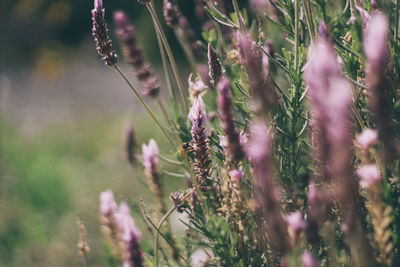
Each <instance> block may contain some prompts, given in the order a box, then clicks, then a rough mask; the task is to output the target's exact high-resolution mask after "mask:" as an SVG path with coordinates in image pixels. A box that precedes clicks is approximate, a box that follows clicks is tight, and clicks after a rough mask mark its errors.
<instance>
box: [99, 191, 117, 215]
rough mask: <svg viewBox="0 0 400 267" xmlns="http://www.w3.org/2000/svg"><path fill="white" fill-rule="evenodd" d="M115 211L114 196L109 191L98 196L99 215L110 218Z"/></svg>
mask: <svg viewBox="0 0 400 267" xmlns="http://www.w3.org/2000/svg"><path fill="white" fill-rule="evenodd" d="M116 209H117V203H115V200H114V194H113V192H112V191H111V190H107V191H104V192H102V193H101V194H100V213H101V214H102V215H103V216H105V217H108V216H112V215H113V214H114V212H115V211H116Z"/></svg>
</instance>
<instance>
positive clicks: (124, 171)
mask: <svg viewBox="0 0 400 267" xmlns="http://www.w3.org/2000/svg"><path fill="white" fill-rule="evenodd" d="M155 2H156V6H157V10H158V11H159V12H160V11H161V4H162V1H155ZM104 5H105V8H106V14H107V16H106V19H107V21H108V22H110V16H111V14H112V12H113V11H115V10H117V9H123V10H124V11H126V12H127V13H128V15H129V17H130V18H131V20H132V21H133V22H134V24H135V25H136V28H137V33H138V39H139V40H140V41H141V42H142V46H143V47H144V48H145V49H144V53H145V56H146V57H147V59H148V60H149V61H150V62H151V63H152V64H153V66H154V67H155V69H156V73H158V74H159V75H158V76H159V77H160V80H161V81H162V79H163V77H164V76H163V75H162V73H161V71H160V69H159V68H160V65H161V62H160V57H159V54H158V48H157V44H156V39H155V35H154V29H153V26H152V24H151V20H150V17H149V15H148V13H147V11H146V9H145V8H144V7H143V6H141V5H139V4H138V3H137V1H135V0H131V1H124V0H112V1H111V0H109V1H107V0H104ZM180 6H181V7H182V8H183V11H184V13H185V14H186V15H187V17H188V18H189V20H190V21H191V22H192V24H193V25H195V26H196V27H198V24H196V23H194V15H193V11H194V10H193V9H194V7H193V3H192V1H180ZM92 8H93V1H92V0H69V1H66V0H2V1H1V2H0V15H1V16H0V27H1V38H0V51H1V52H0V112H1V115H0V129H1V130H0V138H1V139H0V266H83V263H84V262H83V258H82V257H81V256H80V255H79V254H78V249H77V243H78V238H79V230H78V226H77V224H76V221H77V216H76V212H77V211H79V212H80V214H81V216H82V218H83V221H84V223H85V225H86V228H87V231H88V236H87V241H88V243H89V246H90V248H91V250H92V252H91V253H90V255H89V262H90V265H91V266H105V265H106V263H105V260H104V253H103V249H102V247H103V241H102V240H103V235H102V234H101V231H100V223H99V220H98V217H99V216H98V206H99V194H100V192H102V191H104V190H106V189H108V188H110V189H112V190H113V191H114V193H115V195H116V198H117V200H118V202H119V201H121V200H127V201H128V202H129V203H131V206H132V208H133V213H134V216H135V220H136V222H137V224H138V225H139V226H141V228H142V230H143V234H144V235H147V234H148V233H147V232H146V230H145V227H143V223H142V221H141V219H140V217H139V216H138V214H137V211H135V206H137V204H138V200H139V198H140V197H142V198H144V200H145V201H146V203H148V207H149V208H151V206H152V205H151V202H152V196H151V194H150V192H149V190H148V189H147V188H146V187H145V186H143V185H142V184H141V183H139V182H138V176H143V171H142V169H141V168H138V169H137V170H134V169H133V168H131V167H130V166H129V165H128V164H127V163H126V162H125V160H124V158H123V148H122V147H123V129H124V125H125V124H126V123H127V122H131V123H133V125H134V128H135V129H136V130H137V131H136V133H137V140H138V143H139V144H141V143H143V142H146V143H147V142H148V140H149V139H150V138H155V139H156V141H157V142H158V143H159V144H160V146H161V151H162V154H167V153H168V149H167V148H166V147H163V145H164V144H165V143H166V142H165V140H164V139H163V138H162V136H161V135H160V133H159V131H158V129H157V128H155V127H154V125H153V124H152V123H151V120H150V119H149V116H148V115H147V114H146V113H144V112H143V111H142V109H141V107H140V106H139V104H138V102H137V100H136V99H135V97H134V96H133V94H132V93H131V92H130V90H129V88H128V87H127V86H126V84H124V83H123V82H122V81H121V79H120V78H119V77H118V76H117V75H116V73H115V72H114V71H113V70H112V69H108V68H107V67H106V66H104V65H103V64H102V63H101V62H100V59H99V57H98V55H97V53H96V50H95V46H94V42H93V40H92V39H91V14H90V10H91V9H92ZM109 24H110V28H111V32H112V25H111V23H109ZM196 30H197V32H198V30H199V29H197V28H196ZM168 35H169V39H170V40H171V43H172V46H173V49H174V51H175V54H177V55H181V54H182V53H180V48H179V47H178V46H177V42H176V41H175V39H174V38H173V35H172V34H171V31H170V30H169V31H168ZM111 37H112V38H113V39H114V46H115V47H116V49H117V50H118V51H120V49H119V47H118V42H117V40H116V39H115V38H114V36H113V34H112V33H111ZM120 58H121V63H122V68H123V69H124V70H125V72H126V73H128V74H129V75H130V78H131V79H132V80H133V82H136V80H135V78H134V75H133V72H132V71H131V69H130V67H129V66H126V65H125V64H124V63H123V59H122V56H121V57H120ZM178 62H179V64H180V65H181V69H183V66H182V65H184V64H186V62H185V61H184V60H183V59H179V58H178ZM186 69H187V68H186ZM185 77H187V73H185ZM162 82H163V81H162ZM162 90H163V94H165V93H166V91H167V90H166V88H165V87H164V86H163V87H162ZM149 103H150V104H152V103H151V101H149ZM152 106H153V108H154V110H155V111H156V112H157V113H158V114H161V113H160V111H159V110H158V109H157V107H156V106H154V105H152ZM165 167H166V168H168V166H165ZM181 183H182V181H181V180H179V179H177V178H172V177H165V184H166V185H167V194H166V197H168V196H169V192H170V191H172V190H173V189H174V188H177V187H179V186H180V185H181ZM142 246H143V247H144V249H146V247H147V248H151V238H143V244H142Z"/></svg>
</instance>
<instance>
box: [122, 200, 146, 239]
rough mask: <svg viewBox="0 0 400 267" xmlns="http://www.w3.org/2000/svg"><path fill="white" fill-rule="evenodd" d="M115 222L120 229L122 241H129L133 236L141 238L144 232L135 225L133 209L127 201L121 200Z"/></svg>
mask: <svg viewBox="0 0 400 267" xmlns="http://www.w3.org/2000/svg"><path fill="white" fill-rule="evenodd" d="M115 222H116V223H117V225H118V227H119V229H120V231H121V232H120V237H121V240H122V241H125V242H127V243H129V242H130V241H131V239H132V238H136V239H137V240H139V239H140V237H141V236H142V233H141V232H140V230H139V228H137V226H136V225H135V222H134V220H133V218H132V216H131V211H130V209H129V206H128V204H126V202H121V203H120V204H119V207H118V211H117V212H116V213H115Z"/></svg>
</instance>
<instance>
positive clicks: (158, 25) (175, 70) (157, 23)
mask: <svg viewBox="0 0 400 267" xmlns="http://www.w3.org/2000/svg"><path fill="white" fill-rule="evenodd" d="M146 7H147V9H148V10H149V12H150V15H151V16H152V18H153V21H154V23H155V26H156V29H157V31H158V33H159V35H160V37H161V41H162V43H163V44H164V47H165V50H166V52H167V55H168V58H169V61H170V63H171V67H172V72H173V73H174V76H175V79H176V82H177V84H178V88H179V92H180V94H181V98H182V102H183V105H184V108H185V112H186V113H188V112H189V109H188V105H187V101H186V97H185V93H184V91H183V84H182V79H181V77H180V75H179V72H178V68H177V66H176V62H175V58H174V56H173V55H172V51H171V48H170V46H169V44H168V40H167V37H166V36H165V34H164V31H163V29H162V27H161V23H160V21H159V19H158V17H157V14H156V12H155V11H154V8H153V5H152V3H151V2H150V3H148V4H146Z"/></svg>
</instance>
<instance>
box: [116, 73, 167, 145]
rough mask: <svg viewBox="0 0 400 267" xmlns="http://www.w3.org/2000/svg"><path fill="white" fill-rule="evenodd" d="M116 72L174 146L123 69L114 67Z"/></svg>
mask: <svg viewBox="0 0 400 267" xmlns="http://www.w3.org/2000/svg"><path fill="white" fill-rule="evenodd" d="M114 68H115V70H116V71H117V72H118V74H119V75H121V77H122V78H123V79H124V81H125V82H126V83H127V84H128V86H129V88H131V90H132V92H133V93H134V94H135V95H136V98H137V99H138V100H139V102H140V104H141V105H142V106H143V107H144V109H145V110H146V111H147V112H148V113H149V114H150V116H151V117H152V118H153V120H154V121H155V123H156V124H157V125H158V127H159V128H160V129H161V131H162V132H163V134H164V135H165V137H167V139H168V141H169V143H170V144H171V145H173V143H172V140H171V138H170V137H169V135H168V134H167V132H166V131H165V129H164V127H163V126H162V125H161V123H160V122H159V121H158V119H157V118H156V116H155V115H154V113H153V112H152V111H151V109H150V107H149V106H148V105H147V104H146V103H145V102H144V100H143V98H142V96H141V95H140V94H139V92H138V91H137V90H136V89H135V87H134V86H133V84H132V83H131V82H130V81H129V80H128V78H127V77H126V76H125V74H124V73H123V72H122V71H121V69H120V68H119V67H118V66H115V67H114Z"/></svg>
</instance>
